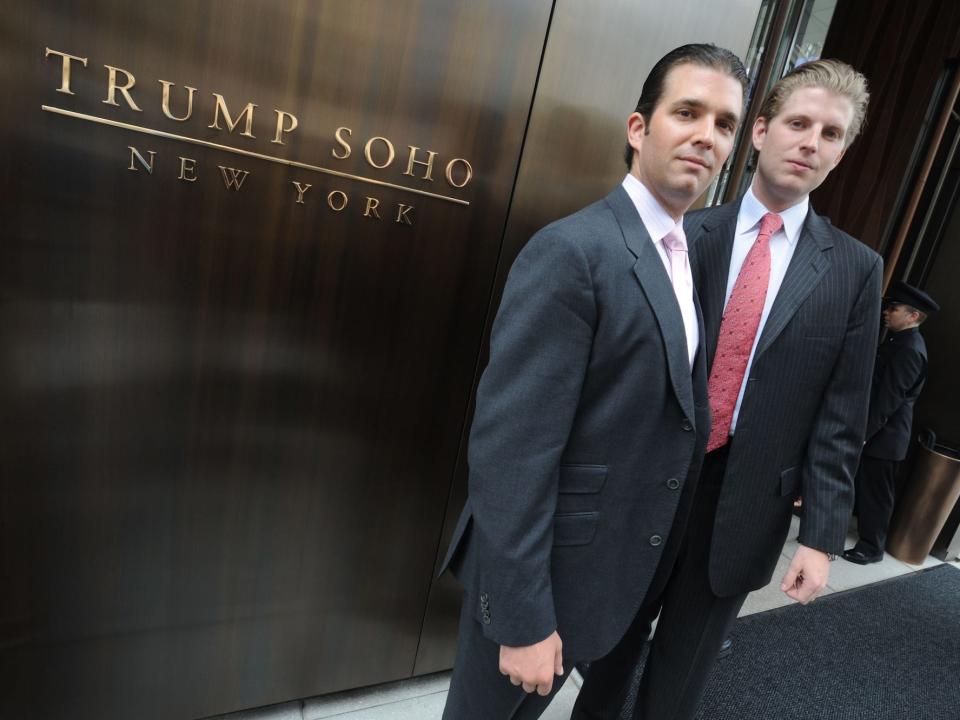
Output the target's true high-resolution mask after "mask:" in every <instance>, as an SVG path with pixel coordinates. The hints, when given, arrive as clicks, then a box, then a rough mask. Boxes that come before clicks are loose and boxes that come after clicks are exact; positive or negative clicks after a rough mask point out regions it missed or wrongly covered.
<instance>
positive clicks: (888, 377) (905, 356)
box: [866, 347, 926, 440]
mask: <svg viewBox="0 0 960 720" xmlns="http://www.w3.org/2000/svg"><path fill="white" fill-rule="evenodd" d="M925 364H926V363H925V361H924V359H923V355H921V354H920V353H919V352H917V350H916V349H914V348H912V347H905V348H902V349H900V350H898V351H897V352H896V354H894V355H893V356H892V357H890V359H889V360H888V362H887V367H886V368H885V369H884V372H883V376H882V377H881V378H880V380H879V382H878V383H877V384H876V385H875V386H874V388H873V394H872V396H871V397H870V414H869V415H868V416H867V433H866V439H867V440H869V439H870V438H872V437H873V436H874V435H876V434H877V433H878V432H879V431H880V429H881V428H883V426H884V425H886V423H887V420H888V419H889V418H890V416H891V415H893V414H894V413H895V412H896V411H897V409H898V408H899V407H900V406H901V405H903V401H904V400H905V399H906V397H907V393H908V392H910V390H912V389H913V388H914V387H915V386H916V384H917V381H918V380H920V378H921V377H922V376H923V372H924V366H925Z"/></svg>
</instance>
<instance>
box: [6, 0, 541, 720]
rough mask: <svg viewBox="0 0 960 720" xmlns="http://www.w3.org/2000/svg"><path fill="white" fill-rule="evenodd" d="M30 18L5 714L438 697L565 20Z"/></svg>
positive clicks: (12, 207)
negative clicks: (554, 24) (432, 684)
mask: <svg viewBox="0 0 960 720" xmlns="http://www.w3.org/2000/svg"><path fill="white" fill-rule="evenodd" d="M7 5H8V7H6V8H5V12H4V14H3V17H2V19H0V37H2V42H3V48H4V60H5V62H4V63H3V66H2V68H0V73H2V81H3V86H4V88H5V91H6V92H5V95H6V97H7V98H8V101H9V104H8V105H7V107H8V109H9V112H6V113H4V115H3V117H2V119H0V137H2V138H3V140H2V142H3V150H4V159H5V163H4V164H5V170H4V175H3V181H2V182H3V185H2V187H0V190H2V197H3V215H4V233H3V243H2V245H0V347H2V350H0V467H2V471H3V488H4V489H3V495H2V502H0V548H2V549H0V584H2V586H3V593H2V594H0V717H3V718H30V719H31V720H40V719H42V718H65V717H71V718H76V719H77V720H83V719H85V718H97V719H98V720H103V719H104V718H117V717H127V716H129V714H130V713H131V712H135V713H136V716H137V717H138V718H141V719H142V720H149V719H150V718H158V719H160V718H162V719H163V720H171V719H172V718H193V717H199V716H204V715H209V714H213V713H217V712H226V711H229V710H233V709H238V708H242V707H250V706H258V705H264V704H268V703H272V702H278V701H282V700H287V699H290V698H295V697H302V696H308V695H313V694H318V693H322V692H326V691H331V690H336V689H342V688H346V687H353V686H358V685H364V684H370V683H375V682H382V681H385V680H390V679H396V678H401V677H405V676H409V675H410V673H411V672H412V669H413V665H414V658H415V654H416V648H417V643H418V637H419V633H420V628H421V622H422V618H423V612H424V606H425V603H426V597H427V591H428V588H429V585H430V580H431V572H432V568H433V558H434V555H435V553H436V549H437V541H438V538H439V535H440V531H441V524H442V522H443V515H444V511H445V507H446V504H447V499H448V492H449V486H450V478H451V475H452V471H453V468H454V465H455V459H456V452H457V443H458V438H459V436H460V432H461V427H462V423H463V420H464V417H465V410H466V406H467V402H468V398H469V393H470V388H471V383H472V381H473V375H474V367H475V363H476V356H477V352H478V347H479V345H480V340H481V333H482V329H483V322H484V317H485V313H486V310H487V303H488V299H489V292H490V287H491V285H492V283H493V278H494V273H495V265H496V259H497V254H498V251H499V244H500V239H501V234H502V229H503V225H504V221H505V217H506V211H507V202H508V199H509V195H510V192H511V188H512V184H513V180H514V177H515V172H516V167H517V163H518V159H519V153H520V147H521V141H522V137H523V131H524V127H525V124H526V121H527V116H528V112H529V108H530V98H531V96H532V93H533V89H534V83H535V79H536V72H537V69H538V64H539V60H540V56H541V52H542V48H543V42H544V38H545V35H546V29H547V22H548V19H549V13H550V9H551V6H550V2H548V0H540V1H539V2H523V3H516V2H511V1H510V0H484V1H483V2H474V1H472V0H471V1H470V2H467V1H463V2H450V1H449V0H425V1H424V2H419V3H415V4H409V3H394V2H391V1H389V0H359V1H355V2H350V3H312V2H292V1H291V2H283V3H278V2H273V1H272V0H271V1H267V0H250V1H249V2H244V3H233V2H229V3H228V2H203V3H196V2H190V1H189V0H174V1H173V2H164V3H153V4H150V3H116V2H109V1H108V0H99V1H94V2H90V3H84V4H83V6H82V7H79V6H76V5H75V4H74V3H66V2H53V3H50V2H47V3H35V2H31V1H29V0H14V2H13V3H8V4H7ZM11 5H12V7H9V6H11Z"/></svg>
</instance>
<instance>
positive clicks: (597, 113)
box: [417, 0, 760, 672]
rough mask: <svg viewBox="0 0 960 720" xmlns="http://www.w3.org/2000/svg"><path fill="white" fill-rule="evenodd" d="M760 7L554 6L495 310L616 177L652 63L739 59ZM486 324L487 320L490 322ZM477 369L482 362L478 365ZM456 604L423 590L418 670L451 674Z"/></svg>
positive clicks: (461, 467)
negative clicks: (705, 49) (558, 229)
mask: <svg viewBox="0 0 960 720" xmlns="http://www.w3.org/2000/svg"><path fill="white" fill-rule="evenodd" d="M759 7H760V0H735V1H727V2H723V3H699V2H686V1H684V2H678V3H674V4H671V5H666V6H664V5H663V4H662V3H660V2H654V0H644V1H643V2H637V1H636V0H631V1H629V2H625V1H623V0H602V1H600V0H598V1H596V2H590V3H582V2H576V1H575V0H560V1H559V2H557V4H556V7H555V8H554V13H553V20H552V22H551V26H550V37H549V40H548V42H547V48H546V53H545V56H544V61H543V69H542V70H541V73H540V81H539V83H538V86H537V96H536V99H535V102H534V107H533V113H532V115H531V118H530V128H529V130H528V132H527V139H526V143H525V145H524V153H523V160H522V162H521V166H520V172H519V174H518V177H517V186H516V189H515V191H514V200H513V203H512V205H511V209H510V217H509V220H508V223H507V228H506V233H505V235H504V244H503V253H502V255H501V258H500V263H499V266H498V269H497V278H498V279H497V285H496V291H495V299H494V302H493V308H494V309H495V308H496V306H497V300H496V297H497V296H498V294H499V289H500V288H502V286H503V283H504V282H505V280H506V274H507V271H508V270H509V269H510V265H511V263H512V262H513V259H514V258H515V257H516V255H517V253H518V252H519V251H520V248H522V247H523V244H524V243H525V242H526V241H527V240H528V239H529V237H530V236H531V235H532V234H533V233H534V232H535V231H536V230H537V229H538V228H540V227H542V226H544V225H546V224H547V223H548V222H550V221H552V220H555V219H557V218H559V217H562V216H564V215H566V214H568V213H570V212H573V211H575V210H577V209H579V208H581V207H583V206H584V205H587V204H588V203H591V202H593V201H595V200H597V199H599V198H602V197H603V196H605V195H606V194H607V193H608V192H609V191H610V190H611V189H612V188H613V187H614V186H615V184H616V183H618V182H619V181H620V180H621V179H622V178H623V175H624V174H625V172H626V166H625V165H624V162H623V148H624V144H625V143H626V119H627V116H628V115H629V114H630V113H631V112H632V111H633V108H634V107H635V106H636V103H637V98H639V97H640V87H641V85H642V84H643V79H644V78H645V77H646V74H647V72H648V71H649V70H650V68H651V67H652V66H653V64H654V63H655V62H656V61H657V60H658V59H659V58H660V57H661V56H662V55H663V54H664V53H666V52H667V51H668V50H671V49H672V48H674V47H676V46H678V45H682V44H684V43H688V42H713V43H716V44H718V45H722V46H724V47H727V48H730V49H731V50H733V51H734V52H736V53H737V54H739V55H741V56H742V55H743V54H744V52H745V51H746V49H747V45H748V43H749V41H750V35H751V33H752V31H753V28H754V24H755V22H756V19H757V11H758V9H759ZM492 320H493V314H492V313H491V315H490V316H489V318H488V324H489V322H492ZM488 329H489V328H488ZM485 349H486V339H485V340H484V351H485ZM485 362H486V360H485V357H484V359H483V360H482V361H481V365H480V366H481V367H482V366H483V365H484V364H485ZM478 379H479V378H478ZM464 447H465V441H464V446H462V448H461V450H463V449H464ZM466 472H467V469H466V457H465V453H464V452H462V451H461V457H460V462H459V463H458V468H457V479H456V481H455V485H454V489H453V493H452V497H451V502H450V506H449V508H448V514H447V521H446V524H445V526H444V536H443V542H442V543H441V551H443V550H445V549H446V544H447V542H448V540H449V536H450V534H451V533H452V532H453V527H454V524H455V523H456V519H457V516H458V515H459V512H460V509H461V508H462V507H463V502H464V499H465V496H466ZM441 559H442V558H438V562H439V561H440V560H441ZM458 600H459V593H458V591H457V589H456V586H455V583H454V582H453V581H452V580H450V579H449V577H444V578H442V579H441V580H440V581H438V582H437V583H436V584H435V586H434V588H433V589H432V590H431V594H430V606H429V608H428V614H427V620H426V622H425V624H424V637H423V641H422V642H421V646H420V653H419V655H418V658H417V671H418V672H429V671H430V670H435V669H442V668H445V667H449V665H450V662H451V660H452V658H453V654H452V653H453V645H454V643H453V640H452V638H453V637H455V634H456V627H455V620H454V610H455V608H456V606H457V603H458Z"/></svg>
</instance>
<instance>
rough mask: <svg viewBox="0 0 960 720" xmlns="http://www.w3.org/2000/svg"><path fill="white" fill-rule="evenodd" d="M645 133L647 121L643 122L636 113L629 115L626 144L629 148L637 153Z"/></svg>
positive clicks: (640, 116)
mask: <svg viewBox="0 0 960 720" xmlns="http://www.w3.org/2000/svg"><path fill="white" fill-rule="evenodd" d="M646 132H647V121H646V120H644V118H643V115H641V114H640V113H638V112H635V113H630V117H628V118H627V142H628V143H629V144H630V147H632V148H633V149H634V150H636V151H638V152H639V151H640V146H641V145H642V144H643V136H644V135H645V134H646Z"/></svg>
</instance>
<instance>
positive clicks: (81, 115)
mask: <svg viewBox="0 0 960 720" xmlns="http://www.w3.org/2000/svg"><path fill="white" fill-rule="evenodd" d="M40 109H41V110H44V111H45V112H51V113H56V114H57V115H65V116H66V117H71V118H76V119H77V120H86V121H87V122H92V123H99V124H100V125H109V126H111V127H118V128H122V129H124V130H132V131H133V132H138V133H143V134H145V135H154V136H156V137H162V138H167V139H168V140H179V141H180V142H185V143H191V144H192V145H201V146H203V147H208V148H213V149H214V150H223V151H224V152H230V153H234V154H236V155H244V156H246V157H251V158H256V159H257V160H267V161H269V162H275V163H279V164H280V165H288V166H289V167H295V168H300V169H302V170H311V171H313V172H318V173H323V174H325V175H333V176H335V177H340V178H345V179H347V180H356V181H357V182H364V183H369V184H370V185H379V186H381V187H388V188H393V189H394V190H402V191H404V192H409V193H416V194H417V195H423V196H425V197H431V198H435V199H436V200H446V201H447V202H452V203H457V204H458V205H470V202H469V201H468V200H461V199H459V198H454V197H449V196H447V195H440V194H438V193H432V192H427V191H426V190H417V189H416V188H409V187H406V186H404V185H396V184H394V183H388V182H384V181H383V180H374V179H372V178H368V177H363V176H362V175H351V174H350V173H345V172H340V171H339V170H331V169H330V168H325V167H320V166H319V165H309V164H307V163H302V162H297V161H296V160H287V159H285V158H278V157H274V156H273V155H264V154H263V153H258V152H253V151H252V150H242V149H240V148H235V147H230V146H229V145H221V144H219V143H215V142H210V141H209V140H198V139H197V138H192V137H187V136H186V135H177V134H176V133H169V132H164V131H163V130H153V129H152V128H145V127H141V126H140V125H131V124H130V123H125V122H119V121H118V120H108V119H107V118H102V117H97V116H96V115H86V114H85V113H78V112H74V111H73V110H64V109H63V108H58V107H53V106H52V105H41V106H40Z"/></svg>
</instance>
